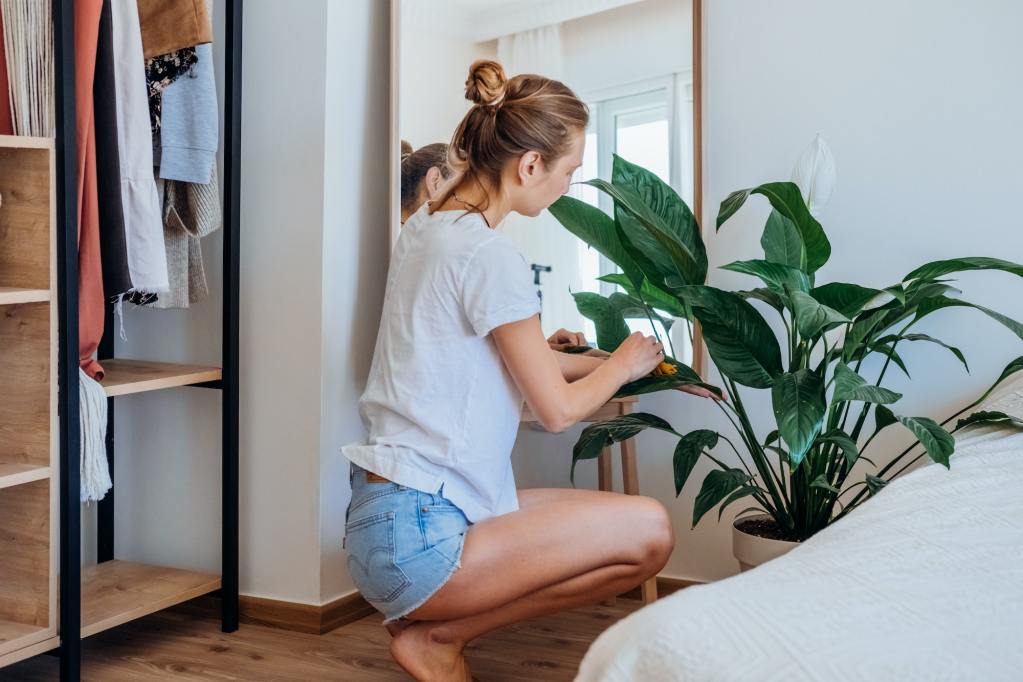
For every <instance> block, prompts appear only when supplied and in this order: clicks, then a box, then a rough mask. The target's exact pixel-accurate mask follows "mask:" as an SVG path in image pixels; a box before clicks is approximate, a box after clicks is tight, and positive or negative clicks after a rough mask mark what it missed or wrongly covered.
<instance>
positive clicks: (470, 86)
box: [465, 59, 508, 106]
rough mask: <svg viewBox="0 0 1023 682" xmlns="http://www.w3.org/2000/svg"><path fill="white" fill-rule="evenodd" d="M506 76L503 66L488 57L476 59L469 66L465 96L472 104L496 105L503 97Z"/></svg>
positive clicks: (506, 80) (506, 83) (506, 82)
mask: <svg viewBox="0 0 1023 682" xmlns="http://www.w3.org/2000/svg"><path fill="white" fill-rule="evenodd" d="M507 85H508V78H507V77H506V76H505V75H504V68H503V67H502V66H501V65H500V64H498V63H497V62H495V61H493V60H490V59H478V60H476V61H475V62H473V63H472V66H470V67H469V78H468V79H466V81H465V98H466V99H467V100H469V101H470V102H472V103H474V104H480V105H484V106H486V105H497V104H500V103H501V100H503V99H504V92H505V88H506V87H507Z"/></svg>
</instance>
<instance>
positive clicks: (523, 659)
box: [0, 599, 641, 682]
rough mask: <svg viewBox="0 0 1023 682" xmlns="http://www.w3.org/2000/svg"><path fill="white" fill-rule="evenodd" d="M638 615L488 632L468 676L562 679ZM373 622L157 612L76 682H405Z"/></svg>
mask: <svg viewBox="0 0 1023 682" xmlns="http://www.w3.org/2000/svg"><path fill="white" fill-rule="evenodd" d="M640 606H641V603H640V602H639V601H638V600H633V599H619V600H618V602H617V604H616V605H615V606H603V605H601V606H591V607H587V608H583V609H578V610H576V611H570V612H566V613H561V614H556V615H553V616H546V617H543V618H537V619H534V620H531V621H528V622H526V623H520V624H518V625H513V626H511V627H508V628H505V629H504V630H501V631H499V632H494V633H492V634H490V635H488V636H487V637H484V638H482V639H480V640H478V641H476V642H474V643H473V644H472V645H471V646H470V647H469V650H468V658H469V663H470V665H471V666H472V671H473V674H474V675H475V676H476V677H477V678H478V679H479V680H481V682H505V681H508V682H511V681H519V680H521V681H522V682H527V681H528V682H537V681H539V680H542V681H544V682H548V681H551V682H555V681H557V680H571V679H572V678H573V676H574V674H575V671H576V667H577V666H578V665H579V661H580V660H582V657H583V654H585V653H586V649H587V648H588V647H589V645H590V643H591V642H592V641H593V640H594V639H596V637H597V635H599V634H600V633H601V632H603V631H604V630H605V629H607V628H608V627H609V626H610V625H612V624H613V623H614V622H615V621H617V620H618V619H620V618H622V617H624V616H626V615H628V614H629V613H631V612H633V611H635V610H637V609H638V608H639V607H640ZM380 620H381V616H379V615H373V616H368V617H366V618H364V619H362V620H360V621H357V622H355V623H352V624H350V625H346V626H344V627H341V628H338V629H337V630H334V631H333V632H331V633H329V634H326V635H322V636H317V635H306V634H300V633H296V632H289V631H286V630H279V629H276V628H270V627H263V626H259V625H242V627H241V629H240V630H239V631H238V632H236V633H233V634H230V635H225V634H223V633H221V632H220V628H219V624H218V622H217V621H214V620H209V619H205V618H201V617H197V616H196V615H195V614H194V613H192V612H189V611H181V610H171V611H165V612H162V613H159V614H156V615H153V616H148V617H146V618H143V619H141V620H138V621H136V622H134V623H131V624H128V625H125V626H121V627H118V628H114V629H112V630H108V631H107V632H104V633H101V634H99V635H96V636H94V637H92V638H90V639H87V640H86V641H85V643H84V654H83V656H84V661H83V666H82V680H85V681H86V682H153V681H155V680H203V681H208V680H209V681H212V680H216V682H225V681H228V680H244V681H245V682H257V681H258V682H271V681H273V682H277V681H280V682H285V681H287V682H295V681H298V680H301V681H303V682H306V681H312V680H338V681H343V682H362V681H363V680H365V681H366V682H376V681H378V680H379V681H384V680H407V679H409V678H408V677H407V676H406V675H405V674H404V672H402V670H401V669H400V668H399V667H398V666H397V665H396V664H395V663H394V662H393V661H392V660H391V658H390V656H389V655H388V653H387V642H388V635H387V632H386V631H385V630H384V629H383V627H381V626H380ZM57 673H58V665H57V659H56V657H53V656H38V657H36V658H34V659H31V660H28V661H24V662H22V663H18V664H16V665H13V666H10V667H8V668H4V669H2V670H0V680H3V681H4V682H53V680H56V679H58V677H57Z"/></svg>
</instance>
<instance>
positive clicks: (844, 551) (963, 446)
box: [576, 382, 1023, 682]
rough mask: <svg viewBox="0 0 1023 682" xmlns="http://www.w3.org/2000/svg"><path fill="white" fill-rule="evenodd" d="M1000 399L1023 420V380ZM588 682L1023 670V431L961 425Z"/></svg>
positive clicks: (627, 632) (643, 624) (625, 639)
mask: <svg viewBox="0 0 1023 682" xmlns="http://www.w3.org/2000/svg"><path fill="white" fill-rule="evenodd" d="M986 409H992V410H1000V411H1004V412H1007V413H1009V414H1012V415H1014V416H1018V417H1021V418H1023V382H1017V383H1016V384H1015V385H1014V386H1013V387H1011V389H1010V390H1007V391H1006V392H1004V393H1003V394H1002V395H1001V397H999V398H998V399H996V400H994V401H992V402H991V403H989V404H988V405H987V406H986ZM576 680H577V682H640V681H642V682H661V681H670V680H684V681H687V682H718V681H720V682H725V681H738V680H742V681H743V682H748V681H760V680H778V681H781V680H785V681H786V682H789V681H796V680H826V681H829V682H831V681H835V682H841V681H846V680H857V681H861V680H870V681H874V680H877V681H884V680H900V681H901V680H984V681H985V682H994V681H997V680H1013V681H1018V680H1023V432H1020V431H1019V430H1014V429H1011V428H1008V429H1001V428H998V427H978V428H974V429H972V430H965V429H964V431H963V432H961V435H960V436H959V438H958V445H957V452H956V455H955V456H954V457H953V459H952V470H951V471H948V470H945V469H944V468H942V467H939V466H937V465H930V466H925V467H922V468H920V469H917V470H915V471H913V472H912V473H910V474H908V475H906V476H904V477H902V478H900V479H897V480H895V481H893V482H892V483H890V484H889V485H888V486H887V487H886V488H885V489H884V490H882V491H881V492H880V493H878V495H877V496H876V497H875V498H874V499H873V500H871V501H870V502H869V503H867V504H865V505H863V506H862V507H860V508H859V509H858V510H857V511H856V512H855V513H853V514H850V515H849V516H848V517H846V518H845V519H843V520H842V521H840V522H839V523H836V524H835V525H833V526H831V527H829V528H827V529H826V530H824V531H822V532H820V533H818V534H817V535H816V536H815V537H813V538H811V539H810V540H809V541H808V542H806V543H805V544H804V545H803V546H801V547H799V548H797V549H796V550H794V551H792V552H790V553H789V554H788V555H786V556H784V557H781V558H779V559H776V560H774V561H772V562H769V563H767V564H765V565H763V566H761V567H759V568H757V569H755V570H752V571H750V572H748V573H744V574H741V575H738V576H735V577H732V578H728V579H726V580H722V581H719V582H716V583H712V584H709V585H702V586H698V587H692V588H689V589H686V590H683V591H681V592H678V593H676V594H675V595H672V596H670V597H667V598H665V599H662V600H661V601H659V602H657V603H656V604H654V605H652V606H648V607H646V608H643V609H642V610H640V611H638V612H637V613H635V614H633V615H632V616H630V617H628V618H626V619H624V620H622V621H621V622H619V623H617V624H616V625H614V626H612V627H611V628H610V629H608V630H607V631H606V632H605V633H604V634H603V635H601V637H599V638H598V639H597V641H596V642H594V644H593V646H592V647H591V648H590V650H589V652H588V653H587V655H586V657H585V659H584V660H583V662H582V664H581V666H580V669H579V673H578V677H577V678H576Z"/></svg>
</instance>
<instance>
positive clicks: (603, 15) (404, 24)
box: [395, 0, 694, 363]
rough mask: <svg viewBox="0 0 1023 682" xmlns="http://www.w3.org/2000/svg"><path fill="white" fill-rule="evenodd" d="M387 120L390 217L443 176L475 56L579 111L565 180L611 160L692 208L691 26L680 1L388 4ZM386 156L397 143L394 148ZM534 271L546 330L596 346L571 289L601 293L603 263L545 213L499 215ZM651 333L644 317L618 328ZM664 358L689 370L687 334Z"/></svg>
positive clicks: (601, 198) (601, 169) (608, 287)
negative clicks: (580, 123) (397, 183)
mask: <svg viewBox="0 0 1023 682" xmlns="http://www.w3.org/2000/svg"><path fill="white" fill-rule="evenodd" d="M398 2H399V5H400V15H399V17H398V31H399V32H398V36H399V45H398V46H397V54H398V62H397V67H398V68H397V71H398V74H397V101H398V111H397V125H398V134H399V136H400V138H401V140H402V141H404V142H407V144H404V143H403V144H402V158H403V163H402V171H401V182H402V187H401V203H402V208H403V210H402V217H403V218H404V217H405V216H406V215H407V214H408V212H414V210H415V209H416V208H417V207H418V206H419V205H421V204H422V202H423V201H426V200H428V199H429V198H430V196H431V194H432V192H433V191H435V190H436V187H437V186H438V185H439V183H440V182H442V181H443V178H444V176H445V174H446V173H447V171H446V169H445V168H444V165H443V163H442V161H441V160H440V159H441V158H442V156H443V150H444V147H443V145H444V144H446V143H447V142H449V141H450V138H451V135H452V133H453V131H454V130H455V127H456V126H457V125H458V122H459V121H460V120H461V119H462V117H463V116H464V114H465V112H466V111H467V110H468V108H469V106H470V103H469V102H468V101H466V99H465V97H464V83H465V78H466V75H467V74H468V71H469V65H470V64H472V62H473V61H475V60H477V59H484V58H486V59H496V60H498V61H499V62H501V63H502V64H503V66H504V68H505V71H506V72H507V74H508V76H509V77H510V76H513V75H515V74H519V73H539V74H542V75H544V76H548V77H550V78H555V79H557V80H560V81H562V82H563V83H565V84H566V85H568V86H569V87H570V88H572V89H573V90H574V91H575V92H576V94H577V95H578V96H579V97H580V98H581V99H583V100H584V101H585V102H586V103H587V104H588V106H589V108H590V125H589V128H588V130H587V131H586V150H585V154H584V157H583V164H582V167H581V168H580V169H579V170H578V172H577V174H576V176H575V178H574V181H575V183H578V182H580V181H583V180H588V179H591V178H595V177H600V178H610V176H611V164H612V159H613V155H614V154H618V155H619V156H622V157H624V158H625V159H627V160H629V161H631V162H633V163H636V164H639V165H641V166H643V167H645V168H647V169H649V170H651V171H653V172H655V173H656V174H657V175H658V176H660V178H661V179H663V180H664V181H665V182H667V183H668V184H670V185H671V186H672V187H673V188H674V189H675V191H676V192H678V194H679V195H680V196H681V197H682V198H683V199H684V200H685V201H686V203H687V204H689V205H690V206H692V205H693V193H694V190H693V187H694V172H693V169H694V163H693V139H694V135H693V111H694V108H693V64H692V56H693V44H692V41H693V35H692V32H693V29H692V27H693V20H692V2H691V0H572V1H571V2H569V1H567V0H544V1H523V0H398ZM395 148H396V149H397V144H396V145H395ZM570 194H571V195H573V196H575V197H577V198H579V199H582V200H583V201H586V202H589V203H591V204H593V205H595V206H599V207H600V208H602V209H603V210H605V211H607V212H609V213H610V212H611V210H612V204H611V201H610V198H609V197H608V196H607V195H606V194H603V193H600V192H598V191H597V190H596V189H594V188H592V187H589V186H587V185H582V184H573V185H572V187H571V189H570ZM500 229H502V230H504V231H505V233H506V234H507V235H508V236H509V237H510V238H511V239H512V240H514V242H515V243H516V245H517V246H518V247H519V249H520V250H521V251H522V253H523V254H524V255H525V257H526V260H527V262H529V263H530V264H531V265H532V266H533V273H534V282H535V283H536V286H537V293H538V296H540V297H541V300H542V311H543V312H542V317H541V323H542V326H543V329H544V332H545V333H546V334H548V335H549V334H551V333H553V332H554V331H555V330H557V329H559V328H566V329H569V330H573V331H575V330H581V331H583V332H584V333H585V335H586V338H587V340H589V341H591V342H592V341H593V340H594V339H595V338H596V335H595V330H594V327H593V323H592V322H591V321H590V320H587V319H586V318H584V317H583V316H582V315H581V314H580V313H579V312H578V310H577V309H576V306H575V301H574V299H573V298H572V292H579V291H597V292H600V293H602V294H604V295H609V294H611V293H613V292H614V291H615V290H616V288H617V287H616V286H615V285H613V284H609V283H602V282H599V281H598V280H597V278H598V277H600V276H602V275H606V274H610V273H613V272H615V271H616V268H615V266H614V265H613V264H612V263H610V262H609V261H607V259H605V258H603V257H602V256H600V254H598V253H597V252H596V251H594V250H592V249H590V248H588V247H587V246H586V245H585V244H584V243H583V242H582V241H580V240H579V239H577V238H576V237H575V236H573V235H572V234H571V233H569V232H568V231H567V230H565V229H564V228H563V227H561V225H560V224H559V223H558V221H557V220H555V219H554V217H553V216H551V215H550V213H548V212H547V211H544V212H543V213H542V214H541V215H540V216H539V217H537V218H526V217H523V216H520V215H517V214H512V215H510V216H509V217H508V218H506V219H505V221H504V223H503V224H502V226H501V228H500ZM629 325H630V326H631V327H632V328H633V329H634V330H640V331H644V332H645V333H647V334H650V333H652V332H651V323H650V322H648V321H646V320H629ZM672 326H673V329H672V332H671V339H672V341H673V346H674V349H675V356H676V358H677V359H679V360H680V361H682V362H686V363H691V362H692V359H693V358H692V355H693V354H692V346H691V343H690V330H689V329H688V326H687V325H685V324H676V325H672Z"/></svg>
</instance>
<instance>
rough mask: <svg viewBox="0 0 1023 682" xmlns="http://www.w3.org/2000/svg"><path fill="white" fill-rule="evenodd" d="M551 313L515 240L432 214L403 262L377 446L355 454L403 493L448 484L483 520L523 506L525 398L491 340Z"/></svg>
mask: <svg viewBox="0 0 1023 682" xmlns="http://www.w3.org/2000/svg"><path fill="white" fill-rule="evenodd" d="M539 312H540V302H539V300H538V298H537V295H536V288H535V287H534V285H533V283H532V279H531V276H530V270H529V267H528V265H527V264H526V261H525V259H524V258H523V256H522V254H521V253H519V251H518V250H517V249H516V247H515V245H514V244H513V243H512V242H511V240H509V239H508V238H507V237H505V236H504V235H502V234H500V233H499V232H495V231H494V230H492V229H490V228H489V227H488V226H487V224H486V222H485V221H484V220H483V218H482V216H480V215H479V214H478V213H465V212H464V211H438V212H435V213H433V214H432V215H431V214H430V213H428V211H427V207H426V206H424V207H423V208H421V209H420V210H419V211H418V212H417V213H415V214H414V215H413V216H412V217H410V218H409V219H408V220H407V221H406V222H405V226H404V227H403V228H402V231H401V236H400V237H399V239H398V243H397V245H396V246H395V247H394V252H393V253H392V255H391V266H390V270H389V271H388V275H387V290H386V293H385V294H384V309H383V314H382V316H381V320H380V331H379V334H378V336H377V343H376V350H375V352H374V355H373V366H372V369H371V370H370V375H369V383H368V385H367V387H366V392H365V393H364V394H363V396H362V399H361V400H360V401H359V411H360V414H361V415H362V420H363V423H364V424H365V426H366V429H367V431H368V432H369V438H368V442H367V443H365V444H352V445H347V446H345V447H344V448H343V449H342V451H343V452H344V455H345V456H346V457H347V458H348V459H350V460H351V461H353V462H355V463H356V464H358V465H359V466H361V467H363V468H364V469H366V470H368V471H372V472H374V473H377V474H379V475H381V476H384V477H386V478H388V479H390V480H392V481H394V482H395V483H399V484H401V485H406V486H409V487H411V488H416V489H418V490H422V491H425V492H430V493H436V492H438V491H439V490H440V489H441V486H443V493H444V496H445V497H446V498H448V499H449V500H451V501H452V502H453V503H455V504H456V505H457V506H458V507H459V508H460V509H461V510H462V511H463V512H464V513H465V515H466V517H468V519H469V520H470V521H473V522H476V521H479V520H482V519H485V518H487V517H490V516H496V515H498V514H506V513H508V512H511V511H515V510H516V509H518V496H517V495H516V492H515V478H514V475H513V474H512V468H511V451H512V446H513V445H514V443H515V436H516V434H517V432H518V426H519V415H520V412H521V409H522V396H521V394H520V393H519V390H518V388H517V386H516V385H515V382H514V381H513V380H512V377H511V375H509V374H508V371H507V369H505V366H504V363H503V362H502V360H501V355H500V353H499V352H498V350H497V345H496V344H495V343H494V339H493V337H491V336H490V332H491V330H493V329H494V328H495V327H498V326H500V325H502V324H507V323H509V322H516V321H518V320H524V319H527V318H529V317H532V316H533V315H536V314H537V313H539Z"/></svg>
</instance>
